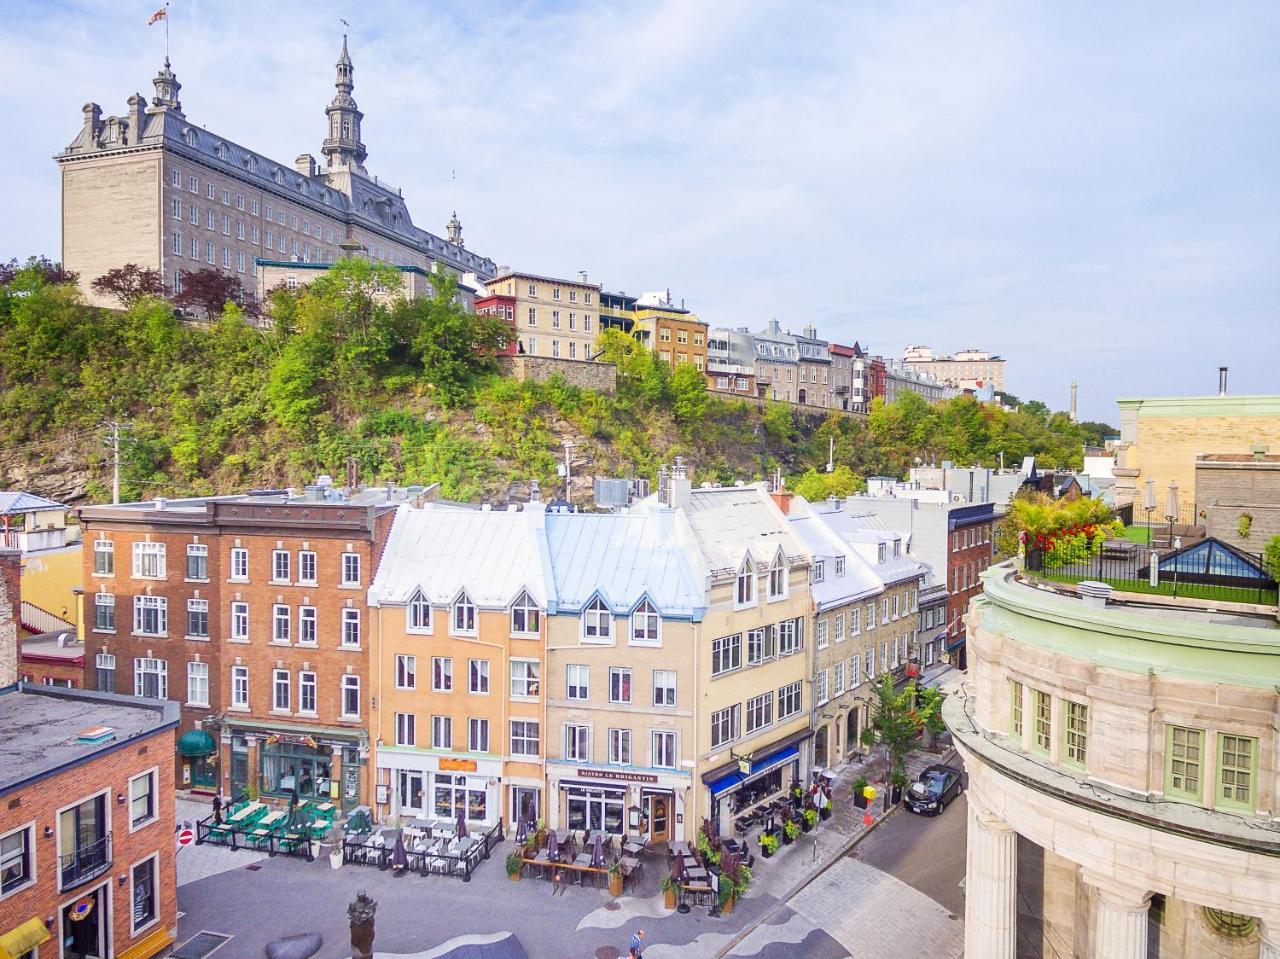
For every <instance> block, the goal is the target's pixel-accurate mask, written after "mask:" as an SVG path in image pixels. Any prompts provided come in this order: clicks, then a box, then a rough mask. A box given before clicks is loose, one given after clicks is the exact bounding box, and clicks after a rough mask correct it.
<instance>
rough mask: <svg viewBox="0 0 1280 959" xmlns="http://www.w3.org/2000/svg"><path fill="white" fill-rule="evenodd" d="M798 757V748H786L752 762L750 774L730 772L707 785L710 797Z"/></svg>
mask: <svg viewBox="0 0 1280 959" xmlns="http://www.w3.org/2000/svg"><path fill="white" fill-rule="evenodd" d="M799 755H800V747H799V746H788V747H787V748H786V749H782V750H779V751H778V752H776V753H770V754H769V755H768V756H765V757H764V758H763V759H757V760H755V761H753V762H752V763H751V772H749V773H748V774H747V775H745V776H744V775H742V773H740V772H731V773H729V774H728V775H726V776H721V777H720V778H719V779H716V780H713V781H711V782H709V783H707V788H708V789H710V790H711V795H712V797H713V798H714V797H715V796H719V795H720V794H721V793H723V792H728V791H729V790H730V789H732V788H734V787H735V786H737V785H739V784H740V783H744V782H747V781H748V780H751V779H754V778H755V777H756V776H760V775H762V774H764V773H767V772H769V771H770V770H772V769H777V768H778V767H779V766H781V765H783V764H784V763H787V762H790V761H791V760H792V759H795V758H796V757H797V756H799Z"/></svg>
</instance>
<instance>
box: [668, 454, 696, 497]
mask: <svg viewBox="0 0 1280 959" xmlns="http://www.w3.org/2000/svg"><path fill="white" fill-rule="evenodd" d="M667 483H668V486H667V489H668V496H667V500H668V501H667V505H668V506H671V507H673V508H675V509H687V508H688V507H689V504H690V502H691V498H692V494H693V484H692V483H690V482H689V477H688V476H687V475H686V474H685V469H684V457H683V456H677V457H676V465H675V466H673V467H671V475H670V478H669V479H668V481H667Z"/></svg>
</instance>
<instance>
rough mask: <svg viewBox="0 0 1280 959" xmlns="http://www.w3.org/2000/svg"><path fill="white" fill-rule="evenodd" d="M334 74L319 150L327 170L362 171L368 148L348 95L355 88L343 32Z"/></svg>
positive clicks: (353, 102)
mask: <svg viewBox="0 0 1280 959" xmlns="http://www.w3.org/2000/svg"><path fill="white" fill-rule="evenodd" d="M337 66H338V69H337V76H336V78H335V79H334V82H333V85H334V86H335V87H336V88H337V91H338V92H337V93H335V94H334V97H333V100H332V102H330V104H329V106H328V107H326V108H325V111H324V112H325V113H326V114H327V115H328V117H329V132H328V136H326V137H325V140H324V146H322V147H321V148H320V152H321V153H323V154H324V156H325V159H326V160H328V161H329V169H330V170H355V171H356V172H357V173H360V174H364V172H365V169H364V160H365V157H366V156H368V151H366V150H365V148H364V143H362V142H361V140H360V121H361V120H363V119H364V114H363V113H361V112H360V110H359V109H358V108H357V107H356V101H355V100H354V99H353V98H352V96H351V91H352V90H353V89H355V80H354V78H353V76H354V73H355V67H353V66H352V65H351V55H350V54H349V53H347V35H346V34H345V33H344V34H343V35H342V55H341V56H340V57H338V64H337Z"/></svg>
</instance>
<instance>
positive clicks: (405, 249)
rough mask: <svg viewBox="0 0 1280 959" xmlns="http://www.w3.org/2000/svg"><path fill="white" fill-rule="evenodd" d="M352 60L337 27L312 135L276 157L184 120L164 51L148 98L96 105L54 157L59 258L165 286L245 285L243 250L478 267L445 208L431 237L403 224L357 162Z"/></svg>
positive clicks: (400, 201) (84, 276) (84, 271)
mask: <svg viewBox="0 0 1280 959" xmlns="http://www.w3.org/2000/svg"><path fill="white" fill-rule="evenodd" d="M353 74H354V67H353V66H352V62H351V58H350V56H349V55H348V54H347V44H346V38H345V37H344V38H343V45H342V54H341V56H340V58H339V60H338V63H337V77H336V81H335V86H336V88H337V91H336V93H335V95H334V98H333V101H332V102H331V103H330V104H329V106H328V107H327V108H326V111H325V112H326V114H327V115H328V123H327V130H326V136H325V139H324V143H323V145H322V147H321V154H322V156H323V158H324V159H323V165H322V164H320V163H317V161H316V159H315V158H314V157H313V156H312V155H311V154H309V153H304V154H302V155H300V156H299V157H297V159H296V160H294V161H293V162H292V163H283V162H280V161H277V160H274V159H271V158H270V157H267V156H264V155H263V154H261V153H258V152H257V151H255V150H252V149H250V148H248V147H244V146H241V145H240V144H238V143H236V142H234V141H232V140H230V139H228V138H226V137H223V136H221V135H219V134H216V133H213V132H212V131H210V130H208V129H206V128H205V127H203V126H201V125H200V124H198V123H196V122H194V121H192V120H189V119H188V118H187V116H186V114H185V113H184V112H183V109H182V103H181V101H180V100H179V99H178V95H179V91H180V90H181V84H180V83H179V82H178V78H177V76H176V75H175V74H174V72H173V70H172V69H171V68H170V65H169V62H168V60H167V59H166V60H165V64H164V67H163V69H161V71H160V72H159V73H158V74H157V75H156V77H155V80H154V81H153V83H154V86H155V95H154V96H153V97H152V98H151V101H150V103H148V102H147V100H146V98H144V97H143V96H141V95H140V94H134V95H133V96H131V97H129V99H128V106H127V109H126V111H125V113H124V115H123V116H108V117H106V118H104V117H103V115H102V109H101V107H99V106H98V104H96V103H89V104H87V105H86V106H85V108H84V122H83V125H82V127H81V129H80V132H79V133H78V134H77V136H76V137H75V139H74V140H72V142H71V144H70V145H69V146H68V147H67V148H66V149H65V150H63V151H62V152H61V153H60V154H58V156H57V157H56V159H57V162H58V165H59V167H60V169H61V173H62V262H63V263H64V265H65V266H66V267H67V268H68V269H70V270H74V271H75V272H76V273H78V274H79V275H80V282H81V285H82V287H83V289H84V292H85V295H86V297H88V298H89V300H90V302H94V303H98V304H100V305H114V304H112V303H107V301H105V300H103V299H102V298H101V297H99V296H97V295H96V294H94V293H93V291H92V290H91V289H90V283H91V282H92V281H93V280H94V279H96V278H97V277H99V276H101V275H102V274H104V273H106V272H107V271H108V270H111V269H113V268H115V267H119V266H123V265H124V264H126V263H135V264H137V265H138V266H141V267H145V268H149V269H157V270H159V271H160V272H161V274H162V275H163V277H164V280H165V284H166V286H167V287H168V288H169V289H170V290H173V289H176V288H180V287H181V283H182V274H183V273H184V272H193V271H195V270H198V269H207V268H216V269H219V270H222V271H223V272H226V273H230V274H232V275H234V276H236V277H238V278H239V279H240V280H241V282H242V284H243V285H244V287H245V288H246V289H248V290H250V291H252V290H255V289H256V288H257V286H258V284H257V282H256V280H255V277H254V273H253V271H254V268H255V266H254V261H255V259H256V258H258V257H263V258H267V259H277V260H289V261H298V262H302V263H308V262H333V261H334V260H337V259H339V258H340V257H342V256H346V255H352V254H356V253H359V254H362V255H366V256H369V257H371V258H373V259H376V260H380V261H383V262H387V263H394V264H396V265H399V266H416V267H418V268H420V269H430V268H431V267H432V264H435V263H439V264H441V265H442V266H444V267H446V268H448V269H451V270H454V271H456V272H458V273H460V274H461V273H468V272H473V273H476V274H478V275H479V276H481V277H487V276H492V275H493V273H494V270H495V265H494V263H493V261H492V260H490V259H488V258H486V257H483V256H479V255H477V254H476V253H473V252H471V251H470V250H467V249H466V248H465V247H464V245H463V241H462V227H461V224H460V223H459V222H458V221H457V217H456V215H455V216H454V217H453V218H452V219H451V220H450V221H449V223H448V225H447V227H446V234H447V236H446V237H440V236H437V235H435V234H432V233H430V232H428V231H426V230H423V229H421V228H419V227H417V226H415V225H414V223H413V220H412V218H411V217H410V215H409V209H408V206H407V205H406V203H405V200H404V197H403V195H402V194H401V192H400V190H398V189H397V188H395V187H393V186H390V185H388V184H386V183H382V182H380V181H379V180H378V179H377V177H374V176H372V175H370V174H369V172H368V171H367V170H366V168H365V165H364V163H365V159H366V157H367V151H366V148H365V145H364V142H363V141H362V139H361V134H360V124H361V121H362V120H363V118H364V115H363V114H362V113H361V112H360V110H359V109H358V108H357V106H356V102H355V100H354V99H353V97H352V90H353V88H354V80H353Z"/></svg>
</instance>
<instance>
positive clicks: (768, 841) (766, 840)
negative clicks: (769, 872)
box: [760, 832, 778, 855]
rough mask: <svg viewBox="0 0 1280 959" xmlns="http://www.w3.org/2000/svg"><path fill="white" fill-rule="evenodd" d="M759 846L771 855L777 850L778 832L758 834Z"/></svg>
mask: <svg viewBox="0 0 1280 959" xmlns="http://www.w3.org/2000/svg"><path fill="white" fill-rule="evenodd" d="M760 848H761V849H763V850H764V851H765V852H766V853H769V854H770V855H772V854H773V853H775V852H777V851H778V834H777V833H773V832H765V833H761V834H760Z"/></svg>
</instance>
